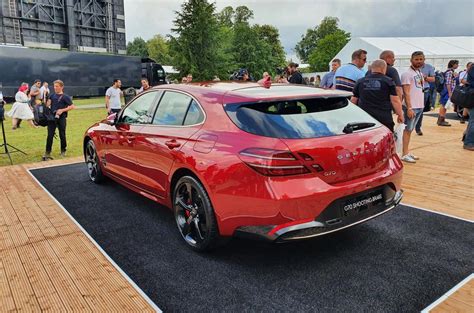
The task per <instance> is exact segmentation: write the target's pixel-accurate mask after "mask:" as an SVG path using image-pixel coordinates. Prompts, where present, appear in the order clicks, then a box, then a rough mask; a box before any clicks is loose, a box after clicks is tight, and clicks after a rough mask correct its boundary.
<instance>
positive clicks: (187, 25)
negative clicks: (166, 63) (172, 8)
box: [170, 0, 219, 80]
mask: <svg viewBox="0 0 474 313" xmlns="http://www.w3.org/2000/svg"><path fill="white" fill-rule="evenodd" d="M215 9H216V8H215V4H214V3H209V2H208V1H207V0H189V1H187V2H184V3H183V4H182V6H181V11H180V12H176V19H175V20H174V21H173V23H174V28H173V29H172V32H173V33H175V34H176V36H170V50H171V51H173V60H174V66H175V67H176V68H177V69H178V70H179V71H180V72H181V74H182V75H186V74H187V73H191V74H193V76H194V77H196V78H197V80H209V79H211V78H213V77H214V75H216V72H217V55H216V51H217V48H218V42H217V38H218V36H217V34H218V31H219V28H218V22H217V17H216V14H215Z"/></svg>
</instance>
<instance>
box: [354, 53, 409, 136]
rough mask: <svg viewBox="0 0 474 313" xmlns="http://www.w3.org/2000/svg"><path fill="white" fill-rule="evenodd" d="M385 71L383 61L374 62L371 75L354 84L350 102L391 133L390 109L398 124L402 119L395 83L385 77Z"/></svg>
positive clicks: (385, 66)
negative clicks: (395, 115)
mask: <svg viewBox="0 0 474 313" xmlns="http://www.w3.org/2000/svg"><path fill="white" fill-rule="evenodd" d="M386 71H387V63H386V62H385V61H384V60H375V61H374V62H373V63H372V66H371V73H370V74H369V75H367V76H365V77H363V78H361V79H359V80H358V81H357V83H356V84H355V86H354V96H353V97H352V98H351V102H353V103H355V104H357V105H358V106H359V107H360V108H361V109H363V110H364V111H366V112H367V113H369V114H370V115H371V116H372V117H373V118H375V119H376V120H377V121H379V122H380V123H382V124H384V125H385V126H387V127H388V128H389V129H390V130H391V131H392V132H393V126H394V123H393V118H392V109H393V110H394V111H395V114H397V116H398V118H397V121H398V123H403V122H404V118H403V111H402V103H401V101H400V98H399V97H398V95H397V91H396V89H395V83H394V82H393V80H392V79H391V78H389V77H387V76H385V73H386Z"/></svg>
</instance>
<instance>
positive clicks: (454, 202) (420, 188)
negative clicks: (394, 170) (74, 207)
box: [0, 117, 474, 312]
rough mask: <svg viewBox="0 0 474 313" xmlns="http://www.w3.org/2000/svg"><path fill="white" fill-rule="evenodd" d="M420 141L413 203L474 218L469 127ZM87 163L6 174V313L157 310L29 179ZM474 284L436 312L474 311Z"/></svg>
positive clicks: (430, 127) (410, 190) (428, 123)
mask: <svg viewBox="0 0 474 313" xmlns="http://www.w3.org/2000/svg"><path fill="white" fill-rule="evenodd" d="M424 125H425V126H424V132H425V135H424V136H422V137H420V136H417V135H416V134H414V136H413V138H412V147H413V149H412V151H413V153H415V154H417V155H418V156H419V157H420V158H421V160H420V161H419V162H418V163H417V164H409V165H406V166H405V175H404V184H403V186H404V190H405V198H404V200H403V202H404V203H406V204H411V205H414V206H418V207H421V208H425V209H429V210H433V211H437V212H441V213H445V214H449V215H453V216H457V217H461V218H464V219H469V220H473V219H474V208H473V206H474V201H473V190H474V188H473V187H474V186H473V184H474V152H470V151H465V150H463V149H462V143H461V141H460V137H461V134H462V131H463V129H464V127H465V126H462V125H460V124H459V123H458V122H454V123H453V127H451V128H441V127H437V126H435V119H434V118H431V117H425V121H424ZM79 161H81V159H80V158H76V159H74V158H73V159H67V160H65V161H53V162H48V163H38V164H31V165H22V166H21V165H17V166H10V167H0V312H7V311H25V310H26V311H43V310H44V311H66V310H68V311H72V310H74V311H114V312H118V311H123V312H125V311H127V312H131V311H153V310H154V309H156V307H153V306H152V305H150V304H149V302H148V301H147V300H146V299H145V298H144V297H143V295H142V294H141V293H140V292H139V291H138V290H137V289H136V288H135V287H134V286H133V285H132V284H131V283H130V282H129V281H128V280H127V279H126V278H125V277H124V276H123V275H122V274H121V273H120V272H119V270H118V269H117V268H116V267H114V265H113V264H112V263H111V262H110V261H109V260H108V259H107V258H106V257H105V256H104V255H103V254H102V252H101V251H100V250H99V249H98V248H97V247H96V246H95V245H94V244H93V243H92V241H91V240H89V238H88V237H87V236H86V235H84V234H83V233H82V231H81V229H80V228H79V227H78V226H77V225H76V224H75V223H74V221H72V220H71V219H70V218H69V216H68V215H67V214H66V213H65V212H64V211H63V210H62V208H61V207H60V206H59V205H58V204H57V203H56V202H55V201H54V199H52V198H51V197H50V196H49V195H48V194H47V193H46V192H45V191H44V190H43V189H42V188H41V187H40V186H39V185H38V184H37V183H36V182H35V181H34V179H33V178H32V177H31V176H30V175H29V174H28V172H27V170H28V169H29V168H36V167H42V166H51V165H55V164H66V163H71V162H79ZM473 299H474V280H471V281H470V282H468V283H467V284H465V285H464V286H463V287H462V288H460V289H459V290H458V291H456V292H455V293H453V294H452V295H451V296H450V297H449V298H448V299H447V300H446V301H444V302H442V303H441V304H440V305H438V306H437V307H436V308H435V309H434V310H433V311H435V312H468V311H471V312H473V311H474V301H473Z"/></svg>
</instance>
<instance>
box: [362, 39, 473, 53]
mask: <svg viewBox="0 0 474 313" xmlns="http://www.w3.org/2000/svg"><path fill="white" fill-rule="evenodd" d="M360 40H362V41H364V42H366V43H367V44H369V45H372V46H374V47H375V48H378V49H380V50H381V51H382V50H386V49H387V50H393V51H394V52H395V55H397V56H404V55H405V56H410V55H411V54H412V52H413V51H417V50H420V51H423V52H424V53H425V55H426V56H436V55H440V56H441V55H442V56H447V55H474V36H457V37H360Z"/></svg>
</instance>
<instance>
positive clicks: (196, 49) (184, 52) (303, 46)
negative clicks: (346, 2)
mask: <svg viewBox="0 0 474 313" xmlns="http://www.w3.org/2000/svg"><path fill="white" fill-rule="evenodd" d="M175 14H176V16H175V19H174V21H173V28H172V29H171V34H169V35H167V36H162V35H160V34H157V35H155V36H154V37H153V38H151V39H150V40H148V41H145V40H144V39H142V38H140V37H137V38H135V39H134V40H133V41H131V42H129V43H128V44H127V54H128V55H133V56H140V57H150V58H152V59H154V60H155V61H156V62H158V63H160V64H163V65H172V66H174V67H175V68H176V69H178V70H179V72H180V74H181V75H186V74H187V73H191V74H193V77H195V78H196V79H197V80H210V79H213V78H214V77H215V76H218V77H220V78H222V79H227V78H228V77H229V76H230V75H231V74H232V73H233V72H235V71H236V70H238V69H239V68H246V69H248V70H249V72H250V73H251V74H252V75H254V76H255V77H256V78H257V77H260V76H261V75H262V73H263V72H265V71H266V72H269V73H270V74H271V75H274V74H276V71H277V68H281V67H283V66H285V64H286V63H287V61H286V60H285V55H286V54H285V51H284V49H283V46H282V44H281V41H280V34H279V31H278V29H277V28H276V27H274V26H272V25H268V24H263V25H260V24H253V23H251V21H252V19H253V17H254V13H253V11H252V10H251V9H249V8H248V7H247V6H237V7H235V8H234V7H232V6H227V7H225V8H224V9H222V11H220V12H217V10H216V5H215V3H213V2H212V3H211V2H209V1H208V0H189V1H185V2H184V3H183V4H182V5H181V10H179V11H176V12H175ZM338 22H339V21H338V19H337V18H335V17H326V18H324V19H323V21H322V22H321V23H320V24H319V25H318V26H316V27H314V28H312V29H308V30H307V31H306V34H304V35H302V36H301V40H300V41H299V42H298V44H297V45H296V47H295V51H296V53H297V55H298V57H299V58H300V60H301V62H303V63H309V64H310V66H311V70H312V71H327V69H328V63H329V62H330V61H331V59H332V58H333V57H334V56H335V55H336V54H337V52H339V50H340V49H342V47H344V45H345V44H346V43H347V42H348V41H349V39H350V33H347V32H345V31H343V30H341V29H339V27H338Z"/></svg>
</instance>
